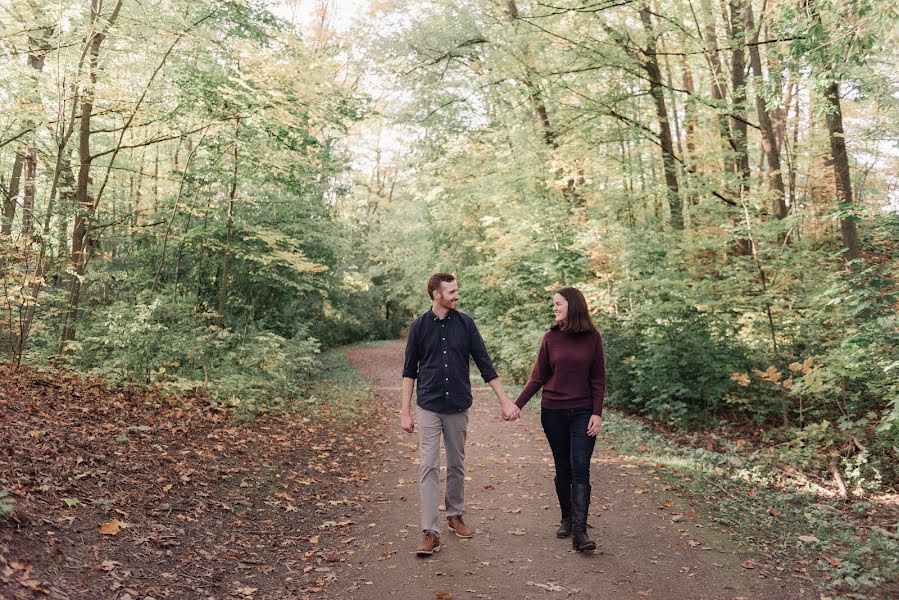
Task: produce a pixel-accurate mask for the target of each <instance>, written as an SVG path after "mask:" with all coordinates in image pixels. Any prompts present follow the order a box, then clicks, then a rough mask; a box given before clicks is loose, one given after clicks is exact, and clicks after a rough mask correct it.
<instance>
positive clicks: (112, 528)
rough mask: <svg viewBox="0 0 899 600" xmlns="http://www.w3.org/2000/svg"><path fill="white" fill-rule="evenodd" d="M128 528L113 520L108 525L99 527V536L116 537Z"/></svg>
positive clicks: (124, 524) (126, 524) (125, 524)
mask: <svg viewBox="0 0 899 600" xmlns="http://www.w3.org/2000/svg"><path fill="white" fill-rule="evenodd" d="M127 527H128V523H122V522H121V521H119V520H118V519H113V520H112V521H110V522H109V523H104V524H103V525H102V526H101V527H100V535H116V534H117V533H118V532H120V531H121V530H123V529H125V528H127Z"/></svg>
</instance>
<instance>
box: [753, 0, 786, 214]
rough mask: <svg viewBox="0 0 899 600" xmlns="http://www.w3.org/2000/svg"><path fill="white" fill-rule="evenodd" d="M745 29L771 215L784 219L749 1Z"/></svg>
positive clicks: (777, 158) (775, 150) (776, 156)
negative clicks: (748, 39) (771, 208)
mask: <svg viewBox="0 0 899 600" xmlns="http://www.w3.org/2000/svg"><path fill="white" fill-rule="evenodd" d="M746 29H747V30H749V31H750V32H751V36H752V38H751V43H750V44H749V63H750V65H751V67H752V75H753V77H755V109H756V112H757V113H758V117H759V128H760V129H761V130H762V152H763V153H764V155H765V159H766V162H767V165H768V189H769V190H770V192H771V201H772V204H773V211H772V212H774V215H775V216H776V217H777V218H778V219H783V218H784V217H786V216H787V213H788V210H789V209H788V207H787V201H786V190H785V186H784V179H783V172H782V171H781V166H780V150H779V148H778V143H777V135H776V133H775V131H774V123H773V122H772V119H771V116H770V114H769V112H768V107H767V106H766V104H765V99H764V98H763V97H762V94H761V93H760V91H761V90H760V88H761V86H762V84H763V82H764V73H763V72H762V57H761V53H760V51H759V47H758V43H757V42H758V39H759V31H758V29H757V28H756V26H755V19H754V17H753V14H752V2H747V3H746Z"/></svg>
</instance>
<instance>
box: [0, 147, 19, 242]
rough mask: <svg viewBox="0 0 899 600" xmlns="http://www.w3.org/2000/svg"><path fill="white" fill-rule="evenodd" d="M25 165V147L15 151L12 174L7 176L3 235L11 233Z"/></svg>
mask: <svg viewBox="0 0 899 600" xmlns="http://www.w3.org/2000/svg"><path fill="white" fill-rule="evenodd" d="M24 167H25V149H24V148H23V149H22V150H20V151H17V152H16V158H15V160H14V161H13V163H12V176H11V177H10V178H9V189H8V190H7V193H6V202H4V204H3V229H2V232H3V235H11V234H12V222H13V219H15V217H16V203H17V202H18V200H19V186H20V185H21V182H22V170H23V169H24Z"/></svg>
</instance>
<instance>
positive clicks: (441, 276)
mask: <svg viewBox="0 0 899 600" xmlns="http://www.w3.org/2000/svg"><path fill="white" fill-rule="evenodd" d="M455 280H456V277H455V276H454V275H450V274H449V273H434V274H433V275H431V278H430V279H428V298H430V299H431V300H433V299H434V292H435V291H436V290H439V289H440V284H441V283H443V282H444V281H445V282H447V283H449V282H451V281H455Z"/></svg>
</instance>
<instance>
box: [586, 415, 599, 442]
mask: <svg viewBox="0 0 899 600" xmlns="http://www.w3.org/2000/svg"><path fill="white" fill-rule="evenodd" d="M600 429H602V417H600V416H599V415H593V416H592V417H590V422H589V423H587V435H589V436H590V437H596V436H597V434H598V433H599V430H600Z"/></svg>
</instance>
